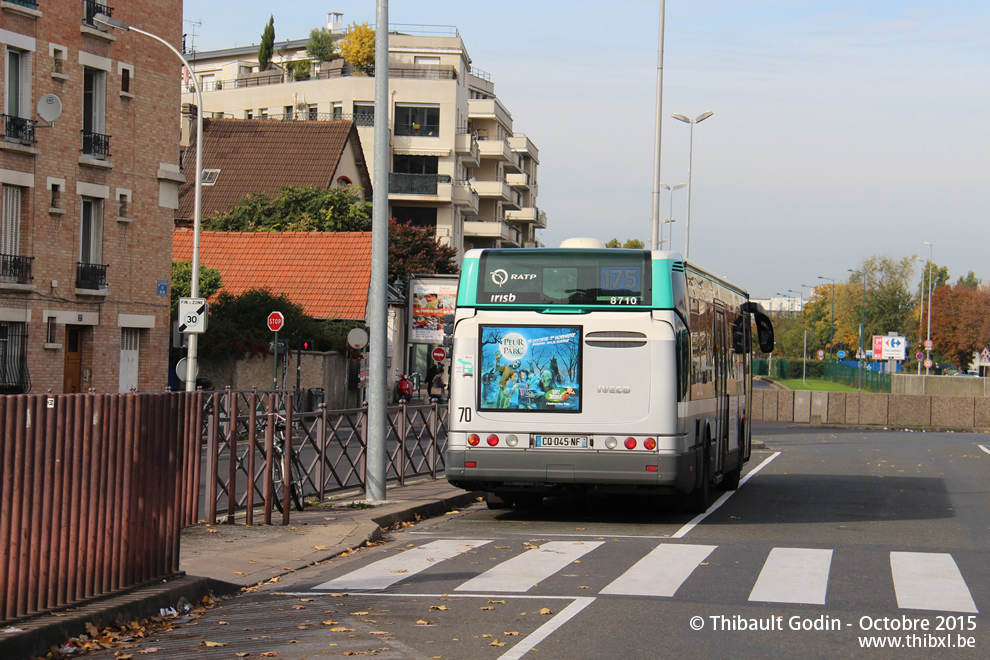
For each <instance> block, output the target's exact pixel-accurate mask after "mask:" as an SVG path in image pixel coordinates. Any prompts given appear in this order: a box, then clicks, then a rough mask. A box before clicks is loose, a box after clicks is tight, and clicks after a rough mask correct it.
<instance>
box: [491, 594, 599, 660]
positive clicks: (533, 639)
mask: <svg viewBox="0 0 990 660" xmlns="http://www.w3.org/2000/svg"><path fill="white" fill-rule="evenodd" d="M593 602H595V599H594V598H575V599H574V602H573V603H571V604H570V605H568V606H567V607H565V608H564V609H562V610H561V611H560V612H559V613H558V614H557V615H556V616H554V617H553V618H552V619H550V620H549V621H547V622H546V623H544V624H543V625H542V626H540V627H539V628H537V629H536V630H534V631H533V632H532V633H530V634H529V635H528V636H526V637H525V638H524V639H521V640H519V643H518V644H516V645H515V646H513V647H512V650H510V651H508V652H507V653H505V654H503V655H501V656H499V660H516V659H517V658H521V657H523V656H524V655H526V654H527V653H529V652H530V651H532V650H533V648H534V647H535V646H536V645H537V644H539V643H540V642H542V641H543V640H544V639H546V638H547V637H549V636H550V635H552V634H553V633H554V632H556V631H557V629H558V628H560V627H561V626H562V625H564V624H565V623H567V622H568V621H570V620H571V619H573V618H574V617H575V616H577V615H578V614H579V613H580V612H581V610H583V609H584V608H586V607H587V606H588V605H591V604H592V603H593Z"/></svg>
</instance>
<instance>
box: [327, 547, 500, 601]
mask: <svg viewBox="0 0 990 660" xmlns="http://www.w3.org/2000/svg"><path fill="white" fill-rule="evenodd" d="M487 543H491V541H490V540H489V541H485V540H481V541H473V540H472V541H448V540H442V541H433V542H432V543H427V544H426V545H421V546H419V547H418V548H413V549H412V550H407V551H406V552H401V553H399V554H395V555H392V556H389V557H386V558H385V559H380V560H378V561H376V562H373V563H371V564H368V565H367V566H364V567H362V568H359V569H357V570H356V571H354V572H352V573H348V574H347V575H343V576H341V577H339V578H334V579H333V580H330V581H329V582H324V583H323V584H319V585H317V586H315V587H313V588H314V589H319V590H321V591H322V590H331V591H348V590H352V589H356V590H364V589H385V588H386V587H390V586H392V585H393V584H395V583H396V582H400V581H402V580H405V579H406V578H409V577H411V576H413V575H416V574H417V573H420V572H422V571H425V570H426V569H427V568H429V567H431V566H435V565H436V564H437V563H439V562H440V561H443V560H445V559H450V558H451V557H455V556H457V555H459V554H460V553H462V552H467V551H468V550H473V549H474V548H478V547H481V546H483V545H485V544H487Z"/></svg>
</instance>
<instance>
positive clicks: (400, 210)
mask: <svg viewBox="0 0 990 660" xmlns="http://www.w3.org/2000/svg"><path fill="white" fill-rule="evenodd" d="M392 216H393V217H394V218H395V219H396V221H397V222H399V223H402V224H409V225H413V226H414V227H428V228H430V229H433V230H434V231H435V230H436V228H437V207H435V206H393V207H392Z"/></svg>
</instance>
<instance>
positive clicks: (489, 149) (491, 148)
mask: <svg viewBox="0 0 990 660" xmlns="http://www.w3.org/2000/svg"><path fill="white" fill-rule="evenodd" d="M479 133H480V131H479ZM478 153H479V154H480V155H481V157H482V158H494V159H496V160H500V161H502V162H503V163H505V164H506V166H515V163H516V156H515V154H513V153H512V149H509V143H508V141H507V140H490V139H484V140H483V139H481V138H480V137H479V139H478Z"/></svg>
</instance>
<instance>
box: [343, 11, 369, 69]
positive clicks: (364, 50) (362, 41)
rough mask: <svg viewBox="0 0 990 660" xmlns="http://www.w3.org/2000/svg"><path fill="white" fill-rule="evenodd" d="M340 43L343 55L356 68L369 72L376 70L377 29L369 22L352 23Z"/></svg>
mask: <svg viewBox="0 0 990 660" xmlns="http://www.w3.org/2000/svg"><path fill="white" fill-rule="evenodd" d="M338 45H339V48H340V53H341V55H343V56H344V59H345V60H347V61H348V62H350V64H351V66H353V67H354V68H355V69H357V70H358V71H363V72H364V73H367V74H372V73H374V72H375V31H374V30H372V29H371V28H370V27H368V24H367V23H362V24H361V25H358V24H357V23H352V24H351V29H350V30H349V31H348V32H347V34H346V35H344V37H343V39H340V41H338Z"/></svg>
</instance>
